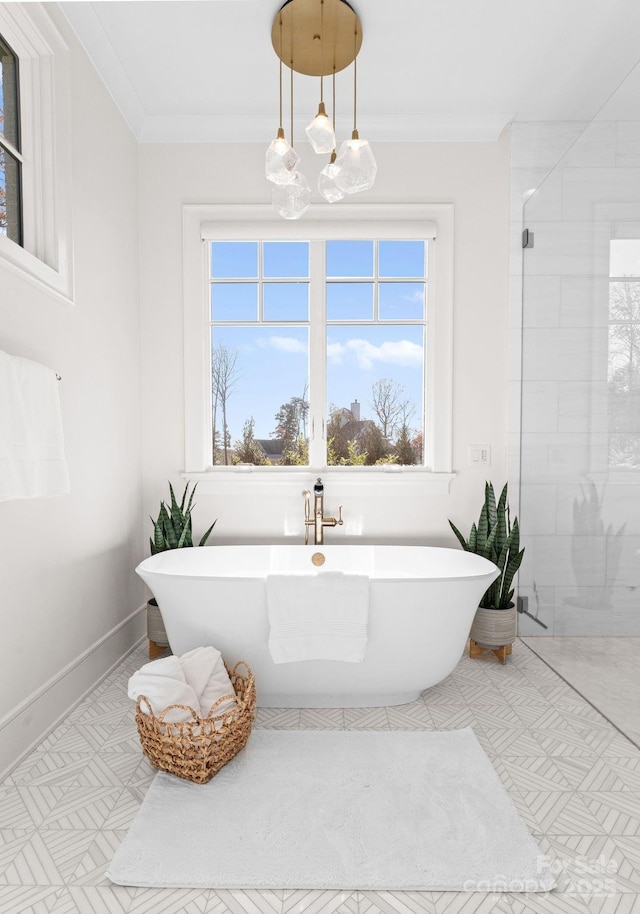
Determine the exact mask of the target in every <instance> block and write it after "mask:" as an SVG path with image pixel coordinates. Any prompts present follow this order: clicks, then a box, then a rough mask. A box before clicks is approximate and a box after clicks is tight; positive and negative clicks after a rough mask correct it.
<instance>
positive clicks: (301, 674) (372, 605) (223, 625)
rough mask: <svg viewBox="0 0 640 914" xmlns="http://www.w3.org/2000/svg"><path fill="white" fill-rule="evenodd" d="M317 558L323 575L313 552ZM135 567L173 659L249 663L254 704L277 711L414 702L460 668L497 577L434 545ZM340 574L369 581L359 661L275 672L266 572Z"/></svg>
mask: <svg viewBox="0 0 640 914" xmlns="http://www.w3.org/2000/svg"><path fill="white" fill-rule="evenodd" d="M316 553H321V554H322V555H323V556H324V558H325V561H324V563H323V564H322V566H321V567H320V568H318V567H316V566H315V565H314V564H313V562H312V556H314V555H315V554H316ZM136 571H137V572H138V574H139V575H140V577H142V578H143V579H144V581H145V582H146V583H147V584H148V586H149V587H150V588H151V590H152V592H153V595H154V596H155V597H156V599H157V601H158V603H159V605H160V608H161V610H162V616H163V619H164V623H165V627H166V630H167V635H168V638H169V643H170V645H171V649H172V650H173V652H174V654H183V653H184V652H185V651H190V650H193V648H196V647H200V646H204V645H213V646H214V647H216V648H217V649H218V650H220V651H221V652H222V655H223V657H224V658H225V660H226V661H227V662H228V663H230V664H234V663H235V662H236V661H237V660H246V661H247V663H248V664H249V666H250V667H251V668H252V670H253V672H254V673H255V677H256V689H257V694H258V705H259V706H261V707H276V708H322V707H334V708H336V707H341V708H349V707H379V706H383V705H398V704H404V703H406V702H410V701H413V700H414V699H415V698H417V697H418V695H419V694H420V692H421V691H422V690H423V689H426V688H429V686H433V685H435V684H436V683H438V682H440V681H441V680H442V679H444V678H445V677H446V676H448V675H449V673H451V671H452V670H453V669H454V668H455V666H456V665H457V664H458V662H459V660H460V658H461V656H462V653H463V651H464V647H465V643H466V640H467V638H468V637H469V630H470V628H471V623H472V621H473V617H474V614H475V611H476V609H477V606H478V603H479V602H480V599H481V597H482V595H483V593H484V592H485V590H486V589H487V587H488V586H489V585H490V584H491V582H492V581H493V580H494V579H495V578H496V577H497V576H498V570H497V568H496V566H495V565H494V564H493V563H492V562H489V561H487V559H484V558H482V557H481V556H479V555H474V554H473V553H469V552H464V551H463V550H458V549H440V548H436V547H431V546H360V545H356V546H351V545H338V546H335V545H331V546H303V545H295V546H205V547H194V548H192V549H174V550H169V551H167V552H161V553H158V554H157V555H154V556H151V557H150V558H148V559H145V561H143V562H142V563H141V564H140V565H138V567H137V569H136ZM326 571H342V572H344V573H351V574H366V575H368V576H369V578H370V602H369V627H368V643H367V651H366V656H365V659H364V661H363V662H362V663H343V662H340V661H336V660H312V661H301V662H296V663H280V664H276V663H274V662H273V660H272V659H271V655H270V653H269V647H268V639H269V620H268V615H267V604H266V583H265V582H266V576H267V575H268V574H274V573H277V574H281V573H288V572H291V573H300V572H303V573H308V574H322V573H323V572H326Z"/></svg>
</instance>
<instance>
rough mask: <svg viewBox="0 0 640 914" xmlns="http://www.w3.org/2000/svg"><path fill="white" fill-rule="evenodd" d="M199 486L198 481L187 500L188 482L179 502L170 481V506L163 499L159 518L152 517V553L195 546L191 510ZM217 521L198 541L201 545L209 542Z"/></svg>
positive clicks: (150, 541) (150, 542)
mask: <svg viewBox="0 0 640 914" xmlns="http://www.w3.org/2000/svg"><path fill="white" fill-rule="evenodd" d="M197 487H198V483H196V484H195V485H194V487H193V490H192V492H191V494H190V495H189V501H188V502H187V495H188V493H189V483H188V482H187V484H186V486H185V488H184V492H183V494H182V500H181V502H180V504H178V502H177V501H176V496H175V494H174V491H173V486H172V485H171V483H169V492H170V494H171V505H170V507H169V508H167V506H166V505H165V503H164V502H163V501H162V502H160V513H159V514H158V518H157V520H154V519H153V518H151V523H152V524H153V536H152V537H151V538H150V539H149V546H150V547H151V555H155V554H156V552H164V551H165V550H167V549H183V548H185V547H187V546H193V538H192V523H191V512H192V510H193V496H194V495H195V494H196V489H197ZM185 505H186V507H185ZM215 523H216V522H215V521H214V522H213V523H212V524H211V526H210V527H209V529H208V530H207V532H206V533H205V534H204V536H203V537H202V539H201V540H200V542H199V543H198V545H199V546H204V544H205V543H206V542H207V540H208V539H209V534H210V533H211V531H212V530H213V528H214V527H215Z"/></svg>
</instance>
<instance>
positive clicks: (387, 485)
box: [182, 466, 456, 495]
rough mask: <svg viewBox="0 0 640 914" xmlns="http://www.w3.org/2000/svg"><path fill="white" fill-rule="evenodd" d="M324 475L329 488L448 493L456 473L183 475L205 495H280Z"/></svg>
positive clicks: (245, 470) (278, 470)
mask: <svg viewBox="0 0 640 914" xmlns="http://www.w3.org/2000/svg"><path fill="white" fill-rule="evenodd" d="M318 476H321V477H322V480H323V482H324V483H325V487H326V488H328V489H333V490H334V491H335V490H336V489H338V490H339V489H348V490H349V491H350V492H351V491H354V490H355V491H357V492H359V493H360V494H363V495H368V494H375V493H378V494H379V493H380V492H381V490H382V491H383V492H384V494H385V495H448V494H449V489H450V486H451V481H452V480H453V479H455V476H456V474H455V473H433V472H431V471H430V470H425V469H422V468H418V467H389V468H388V469H380V468H379V467H358V468H353V469H349V468H343V467H326V468H325V469H322V470H314V469H310V468H309V467H253V466H237V467H220V468H219V469H211V470H208V471H205V472H201V473H197V472H185V473H182V478H183V479H185V480H190V481H191V482H197V483H198V492H199V493H200V494H202V495H240V494H243V493H247V492H250V493H251V494H258V495H269V494H271V495H276V494H277V495H281V494H286V493H287V492H290V491H291V489H292V488H295V487H298V486H302V488H303V489H312V488H313V484H314V482H315V481H316V479H317V477H318Z"/></svg>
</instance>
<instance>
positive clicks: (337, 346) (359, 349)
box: [327, 339, 423, 370]
mask: <svg viewBox="0 0 640 914" xmlns="http://www.w3.org/2000/svg"><path fill="white" fill-rule="evenodd" d="M327 356H328V358H329V360H330V361H331V362H333V363H334V364H340V363H341V362H344V361H345V360H346V359H348V358H353V359H355V361H356V363H357V365H358V367H359V368H362V369H364V370H369V369H371V368H373V366H374V363H376V362H381V363H383V364H385V365H403V366H405V367H411V366H414V365H415V366H419V365H422V359H423V352H422V346H418V344H417V343H412V342H411V341H410V340H397V341H395V342H391V341H387V342H385V343H382V345H380V346H374V345H373V343H370V342H369V341H368V340H357V339H356V340H347V342H346V343H330V344H329V345H328V346H327Z"/></svg>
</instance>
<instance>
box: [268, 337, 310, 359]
mask: <svg viewBox="0 0 640 914" xmlns="http://www.w3.org/2000/svg"><path fill="white" fill-rule="evenodd" d="M258 345H259V346H260V347H261V348H263V349H264V348H267V347H269V348H270V349H277V350H278V352H292V353H295V354H302V355H306V354H307V345H306V343H304V342H303V341H302V340H298V339H296V338H295V337H293V336H270V337H269V338H268V339H266V340H258Z"/></svg>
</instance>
